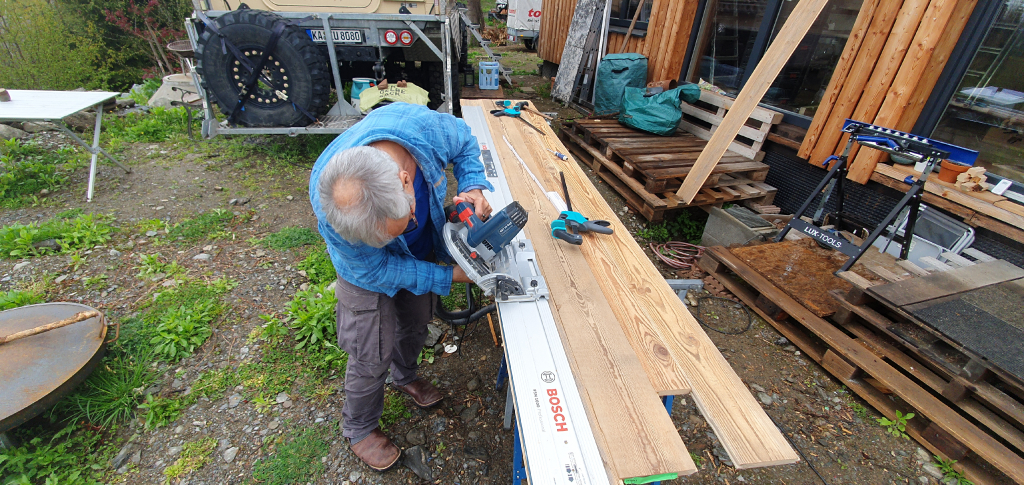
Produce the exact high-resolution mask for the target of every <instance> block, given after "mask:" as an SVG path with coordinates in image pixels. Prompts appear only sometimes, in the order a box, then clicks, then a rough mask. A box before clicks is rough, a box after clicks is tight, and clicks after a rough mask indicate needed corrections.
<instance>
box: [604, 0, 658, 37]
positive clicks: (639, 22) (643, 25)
mask: <svg viewBox="0 0 1024 485" xmlns="http://www.w3.org/2000/svg"><path fill="white" fill-rule="evenodd" d="M641 2H643V4H644V6H643V8H642V9H641V10H640V17H638V18H637V19H636V26H634V27H633V30H647V20H648V19H650V18H651V7H653V6H654V2H651V1H649V0H612V11H611V16H610V17H611V18H610V20H609V21H608V23H609V24H610V25H614V26H618V27H626V28H629V24H630V23H631V22H632V21H633V15H635V14H636V9H637V7H638V6H639V5H640V3H641Z"/></svg>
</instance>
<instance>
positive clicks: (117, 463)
mask: <svg viewBox="0 0 1024 485" xmlns="http://www.w3.org/2000/svg"><path fill="white" fill-rule="evenodd" d="M134 447H135V446H134V443H125V445H124V446H122V447H121V451H118V452H117V455H116V456H114V457H113V458H111V459H110V469H112V470H117V469H118V468H121V467H122V466H124V464H125V463H126V462H127V461H128V458H130V457H131V453H132V449H133V448H134Z"/></svg>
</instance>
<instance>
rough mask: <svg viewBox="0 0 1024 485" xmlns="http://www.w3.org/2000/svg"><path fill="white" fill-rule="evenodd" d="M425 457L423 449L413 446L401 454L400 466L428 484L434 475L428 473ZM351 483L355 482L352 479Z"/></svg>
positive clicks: (428, 468)
mask: <svg viewBox="0 0 1024 485" xmlns="http://www.w3.org/2000/svg"><path fill="white" fill-rule="evenodd" d="M426 455H427V453H426V452H424V451H423V448H420V447H419V446H413V447H412V448H409V449H407V450H405V453H403V454H402V464H403V465H405V466H406V467H407V468H408V469H410V470H412V472H413V473H415V474H416V476H418V477H420V479H421V480H424V481H427V482H430V481H433V480H434V475H433V474H432V473H431V472H430V467H429V466H427V456H426ZM349 478H350V479H351V478H352V477H351V476H349ZM352 481H355V480H354V479H353V480H352Z"/></svg>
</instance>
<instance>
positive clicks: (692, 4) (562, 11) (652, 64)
mask: <svg viewBox="0 0 1024 485" xmlns="http://www.w3.org/2000/svg"><path fill="white" fill-rule="evenodd" d="M697 3H698V2H697V0H654V4H653V5H652V7H651V18H650V20H649V22H648V28H647V32H646V35H645V36H644V37H639V36H630V39H629V41H628V42H627V43H626V49H625V52H635V53H639V54H643V55H644V56H646V57H647V59H648V61H647V80H648V81H659V80H664V79H678V78H679V71H680V70H681V69H682V67H683V59H684V58H685V57H686V44H687V42H688V41H689V40H690V30H691V28H692V27H693V17H694V14H695V13H696V11H697ZM575 10H576V1H575V0H545V2H544V15H543V16H542V17H541V20H540V42H539V44H538V47H537V55H538V56H539V57H540V58H541V59H543V60H545V61H549V62H553V63H555V64H558V63H560V62H561V60H562V49H563V48H564V47H565V39H566V38H567V37H568V35H569V24H570V23H572V15H573V12H575ZM624 37H625V34H620V33H615V32H610V33H609V34H608V53H617V52H619V50H620V47H621V46H622V39H623V38H624Z"/></svg>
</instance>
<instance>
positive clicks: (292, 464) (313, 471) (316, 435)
mask: <svg viewBox="0 0 1024 485" xmlns="http://www.w3.org/2000/svg"><path fill="white" fill-rule="evenodd" d="M330 429H331V431H325V430H324V429H323V428H304V429H301V430H296V431H293V432H291V433H290V434H289V435H288V436H287V438H285V439H284V440H283V441H282V442H281V443H279V444H278V445H277V452H276V453H274V454H273V455H270V456H267V457H264V458H260V459H259V461H257V462H256V463H255V464H254V465H253V468H252V480H253V482H254V483H261V484H262V483H265V484H268V485H285V484H291V483H306V482H315V481H316V480H317V477H320V476H321V475H323V473H324V471H325V469H326V468H325V467H324V464H323V462H321V461H320V458H321V457H324V456H327V454H328V453H329V452H330V444H329V442H328V441H327V439H328V438H331V436H332V434H333V429H334V428H333V427H331V428H330Z"/></svg>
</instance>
